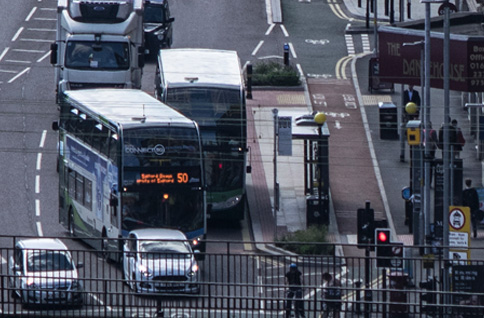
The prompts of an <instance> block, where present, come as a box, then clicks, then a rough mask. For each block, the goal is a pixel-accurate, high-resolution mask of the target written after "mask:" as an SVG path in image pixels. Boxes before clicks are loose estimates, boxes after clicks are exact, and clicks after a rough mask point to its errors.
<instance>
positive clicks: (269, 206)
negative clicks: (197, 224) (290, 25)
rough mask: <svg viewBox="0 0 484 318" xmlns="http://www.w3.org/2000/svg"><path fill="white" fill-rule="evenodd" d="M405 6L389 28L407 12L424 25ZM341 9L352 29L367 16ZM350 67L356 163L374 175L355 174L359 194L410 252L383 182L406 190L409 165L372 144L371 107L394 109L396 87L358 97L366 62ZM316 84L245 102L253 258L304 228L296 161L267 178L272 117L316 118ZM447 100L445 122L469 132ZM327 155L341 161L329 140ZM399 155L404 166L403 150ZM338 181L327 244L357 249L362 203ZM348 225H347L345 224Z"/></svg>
mask: <svg viewBox="0 0 484 318" xmlns="http://www.w3.org/2000/svg"><path fill="white" fill-rule="evenodd" d="M377 2H378V6H379V7H380V8H383V6H384V2H385V0H377ZM404 3H405V4H406V3H407V1H404ZM409 3H410V5H409V6H408V7H407V6H405V7H404V11H403V12H402V15H400V10H399V8H398V6H397V7H396V8H395V20H397V21H398V19H400V17H403V19H404V20H405V21H408V20H409V18H408V11H407V9H408V8H411V13H410V16H411V20H418V19H424V18H425V10H422V8H423V4H422V3H420V0H410V2H409ZM272 4H273V6H274V5H275V4H279V5H280V3H279V2H278V1H276V0H272ZM344 5H345V7H346V11H345V12H347V14H348V15H349V16H352V17H354V18H355V20H354V21H355V22H354V23H356V24H358V23H359V25H361V23H362V20H363V21H364V18H365V15H366V9H365V4H364V3H363V5H362V6H361V7H360V6H358V0H344ZM459 7H461V8H464V9H466V10H468V11H478V10H480V9H479V5H478V3H476V2H475V0H470V1H467V2H465V3H461V4H460V5H459ZM437 8H438V5H431V17H435V16H437V15H438V12H437ZM380 11H381V12H377V15H378V20H379V23H380V24H385V23H386V24H388V21H389V20H388V19H389V17H388V16H386V15H385V12H382V11H383V10H380ZM274 12H276V13H277V14H280V13H281V8H280V7H279V8H276V9H274ZM372 17H373V15H372ZM277 19H278V18H277V17H275V18H274V21H275V22H277ZM372 19H373V18H372ZM358 21H359V22H358ZM350 23H353V22H350ZM363 23H364V22H363ZM367 56H368V55H367ZM358 65H360V67H358ZM354 67H355V70H356V69H359V71H358V72H357V74H356V71H355V70H353V71H354V72H355V74H354V76H355V78H356V79H355V80H354V83H352V84H353V86H354V87H355V90H356V92H355V94H356V96H357V102H358V104H359V109H361V127H360V128H361V129H362V131H364V132H363V134H364V135H365V136H366V141H367V142H368V148H369V149H368V151H364V152H363V153H359V154H358V158H359V160H362V161H367V162H370V164H368V166H366V167H372V166H373V167H374V169H373V170H372V169H365V171H363V173H362V174H363V175H361V176H359V178H360V179H363V180H364V179H365V178H366V177H367V176H368V180H370V181H368V182H365V183H364V186H363V187H364V188H365V189H364V190H365V191H362V192H363V193H365V195H367V196H368V197H367V198H366V199H368V200H370V201H371V202H372V207H374V208H375V211H376V213H382V214H383V215H382V217H383V218H386V219H387V220H388V221H389V226H390V227H391V228H392V229H395V228H398V229H399V231H398V232H399V233H401V234H400V235H399V236H398V238H397V239H398V240H399V241H402V242H404V244H406V245H411V244H413V235H411V234H409V233H408V231H406V230H403V231H402V228H403V221H402V218H398V217H397V218H396V219H395V220H394V217H393V216H392V214H394V213H392V212H391V211H394V210H395V209H398V210H402V209H403V206H404V203H403V200H402V198H401V196H400V195H399V192H400V190H401V187H400V188H398V189H394V188H395V187H394V186H393V185H392V184H391V182H394V180H393V181H391V182H390V181H388V180H391V179H392V176H389V174H394V175H402V176H405V177H406V178H407V179H406V180H404V181H403V182H406V183H407V182H408V173H409V164H408V162H404V163H402V162H400V160H399V159H400V157H399V155H400V144H399V141H382V140H379V136H378V128H377V127H378V106H377V105H378V101H391V102H393V103H395V104H396V105H400V104H401V93H402V92H403V88H401V90H399V87H401V85H395V86H396V90H395V92H394V93H391V94H380V93H374V95H368V92H363V91H362V90H361V89H360V87H367V84H366V83H365V81H366V80H367V78H368V74H367V72H368V59H367V58H365V56H363V58H360V59H359V60H357V61H355V66H354ZM365 70H366V73H365ZM316 84H318V83H317V82H315V81H314V80H313V79H303V85H302V87H301V88H297V89H279V88H264V89H257V88H254V90H253V92H252V95H253V96H252V98H251V99H248V100H247V112H248V123H249V124H248V144H249V147H250V159H249V161H250V164H251V166H252V173H250V174H248V175H247V194H248V197H249V213H250V222H251V224H252V233H253V236H254V239H255V241H256V242H257V248H258V249H259V250H263V251H267V252H271V251H274V250H275V249H276V248H275V247H274V246H273V244H272V242H274V240H275V238H276V237H281V236H282V235H284V234H285V233H287V232H294V231H297V230H303V229H306V227H307V224H306V196H305V194H304V178H303V175H304V165H303V162H302V156H300V155H299V156H298V155H293V156H278V157H277V171H274V148H273V144H274V139H273V136H274V126H273V114H272V110H273V109H274V108H277V109H278V110H279V111H281V110H290V111H292V112H300V113H301V114H304V113H311V112H312V111H314V110H317V109H315V107H313V102H312V101H311V97H310V96H311V92H310V91H311V89H312V88H311V87H314V85H316ZM416 89H417V90H419V91H420V94H421V96H422V95H423V94H422V92H421V89H420V88H419V87H416ZM431 91H432V92H431V105H438V104H439V103H440V105H442V101H443V94H444V93H443V91H442V90H437V89H432V90H431ZM452 94H453V95H452V96H451V102H452V103H454V104H455V107H454V106H453V105H454V104H452V105H451V107H452V109H451V117H452V118H456V119H458V121H459V123H460V126H461V127H468V126H469V124H468V118H467V112H466V111H464V110H463V107H459V106H462V105H461V104H462V100H461V97H460V95H457V93H455V92H452ZM442 118H443V111H442V109H440V108H439V109H437V110H436V111H433V113H432V121H433V122H435V123H439V125H440V123H441V122H442ZM434 128H438V126H437V125H435V124H434ZM463 130H464V134H465V137H466V140H467V141H468V143H467V144H466V147H465V148H464V150H463V152H462V155H461V157H462V158H463V161H464V179H466V178H471V179H473V184H474V186H482V176H481V175H482V165H481V161H479V160H478V159H477V158H476V154H475V150H474V147H473V146H474V145H473V137H472V136H470V134H469V131H468V130H465V129H463ZM330 133H331V128H330ZM334 138H336V137H334ZM329 147H330V149H329V151H330V157H333V158H342V156H345V153H338V151H340V152H341V151H342V148H343V147H332V136H330V137H329ZM346 150H347V149H346ZM406 151H407V158H408V147H407V148H406ZM293 153H295V154H297V153H302V142H300V141H295V140H293ZM333 160H334V159H333ZM330 164H331V158H330ZM380 164H383V165H389V166H391V169H385V167H383V168H382V169H380V167H379V165H380ZM330 169H331V167H330ZM389 171H391V172H389ZM274 172H276V173H277V179H278V183H279V185H280V198H281V199H280V207H279V210H278V211H277V213H275V209H274ZM339 173H340V174H338V172H336V173H335V172H333V171H332V174H330V224H329V227H328V230H329V239H330V241H333V242H335V243H356V226H354V221H355V218H356V209H357V208H362V207H364V201H363V200H362V199H361V197H358V196H351V195H348V192H347V189H344V185H345V183H344V182H346V184H347V185H348V184H349V183H350V182H351V181H350V180H347V178H346V179H345V177H347V176H345V173H344V172H339ZM353 179H354V176H353ZM403 179H405V178H403ZM337 180H343V183H342V185H341V186H338V185H337V182H336V181H337ZM399 181H402V180H399ZM392 187H393V188H392ZM342 203H343V204H342ZM350 214H351V215H350ZM349 219H351V220H352V222H353V223H351V222H347V220H349ZM348 224H350V225H351V227H350V228H351V229H348V228H347V225H348ZM345 226H346V227H345ZM405 228H406V227H405ZM471 246H473V247H476V246H478V247H484V229H482V228H481V229H480V231H479V236H478V238H476V239H472V242H471ZM278 252H280V251H278ZM338 253H339V254H344V253H345V252H344V250H342V249H340V250H339V251H338Z"/></svg>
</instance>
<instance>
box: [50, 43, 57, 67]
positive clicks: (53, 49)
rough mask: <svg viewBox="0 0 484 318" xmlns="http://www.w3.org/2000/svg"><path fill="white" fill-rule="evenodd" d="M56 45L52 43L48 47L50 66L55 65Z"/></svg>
mask: <svg viewBox="0 0 484 318" xmlns="http://www.w3.org/2000/svg"><path fill="white" fill-rule="evenodd" d="M58 47H59V46H58V45H57V43H52V44H51V45H50V64H57V49H58Z"/></svg>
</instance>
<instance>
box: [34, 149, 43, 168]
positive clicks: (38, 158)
mask: <svg viewBox="0 0 484 318" xmlns="http://www.w3.org/2000/svg"><path fill="white" fill-rule="evenodd" d="M40 168H42V153H41V152H39V153H38V154H37V164H36V166H35V169H37V170H40Z"/></svg>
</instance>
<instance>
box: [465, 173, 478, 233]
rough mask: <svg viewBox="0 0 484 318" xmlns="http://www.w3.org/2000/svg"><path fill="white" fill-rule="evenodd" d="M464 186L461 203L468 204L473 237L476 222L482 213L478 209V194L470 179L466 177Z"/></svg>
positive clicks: (475, 231)
mask: <svg viewBox="0 0 484 318" xmlns="http://www.w3.org/2000/svg"><path fill="white" fill-rule="evenodd" d="M465 184H466V187H465V189H464V191H462V204H463V205H464V206H468V207H469V210H471V223H472V230H473V232H474V237H477V224H478V223H479V222H480V221H482V218H481V217H480V215H481V214H482V213H481V211H480V210H479V195H478V194H477V191H476V189H475V188H473V187H472V180H471V179H466V181H465Z"/></svg>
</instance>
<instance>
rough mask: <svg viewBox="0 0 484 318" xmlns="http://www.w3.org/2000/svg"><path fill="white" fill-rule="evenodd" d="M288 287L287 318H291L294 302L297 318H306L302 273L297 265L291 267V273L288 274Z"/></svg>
mask: <svg viewBox="0 0 484 318" xmlns="http://www.w3.org/2000/svg"><path fill="white" fill-rule="evenodd" d="M286 285H287V286H288V290H287V295H286V306H285V307H286V318H289V317H291V307H292V303H293V300H294V302H295V303H294V311H295V314H296V318H298V317H300V318H305V315H304V303H303V300H302V273H301V271H299V269H298V268H297V265H296V264H294V263H292V264H291V265H289V271H288V272H287V273H286Z"/></svg>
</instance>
